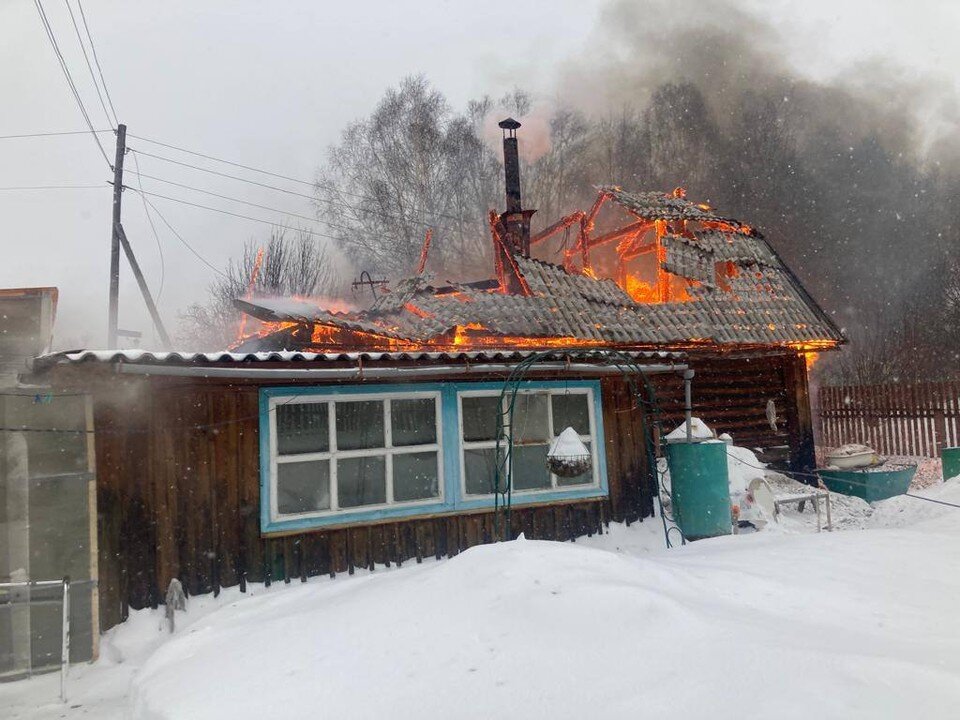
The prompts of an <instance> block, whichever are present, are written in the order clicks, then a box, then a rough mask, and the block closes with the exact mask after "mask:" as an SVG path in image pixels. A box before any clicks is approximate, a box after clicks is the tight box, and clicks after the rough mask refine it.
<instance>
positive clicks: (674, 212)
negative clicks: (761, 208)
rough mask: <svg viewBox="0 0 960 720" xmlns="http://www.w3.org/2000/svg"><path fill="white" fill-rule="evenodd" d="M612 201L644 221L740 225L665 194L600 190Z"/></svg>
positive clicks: (609, 187)
mask: <svg viewBox="0 0 960 720" xmlns="http://www.w3.org/2000/svg"><path fill="white" fill-rule="evenodd" d="M600 192H602V193H605V194H606V195H608V196H609V197H610V199H611V200H613V201H614V202H616V203H617V204H619V205H621V206H623V207H624V208H626V209H627V210H629V211H630V212H631V213H633V214H634V215H636V216H637V217H640V218H643V219H644V220H699V221H713V222H725V223H730V224H731V225H740V221H739V220H734V219H733V218H727V217H723V216H722V215H718V214H716V213H715V212H714V211H713V208H711V207H710V206H709V205H705V204H703V203H700V204H697V203H694V202H690V201H689V200H687V199H686V198H683V197H677V196H675V195H672V194H670V193H665V192H657V191H653V192H626V191H625V190H621V189H620V188H618V187H613V186H608V187H602V188H600Z"/></svg>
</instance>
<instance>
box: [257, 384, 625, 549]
mask: <svg viewBox="0 0 960 720" xmlns="http://www.w3.org/2000/svg"><path fill="white" fill-rule="evenodd" d="M502 387H503V384H502V383H499V382H465V383H416V384H412V383H411V384H403V385H350V386H332V387H331V386H315V387H302V386H298V387H276V388H261V390H260V523H261V530H262V532H263V533H272V532H284V531H291V530H304V529H309V528H321V527H326V526H331V525H346V524H362V523H364V522H372V521H376V520H383V519H390V518H403V517H415V516H417V515H426V514H435V513H456V512H458V511H467V510H477V509H483V508H486V507H492V506H493V504H494V497H493V494H492V493H491V492H490V488H489V486H488V485H485V478H489V476H490V474H491V473H490V469H491V465H490V458H491V457H492V454H493V445H494V444H495V438H494V437H493V434H494V431H495V428H494V425H495V419H494V417H495V416H494V415H493V413H494V412H495V411H496V410H495V408H496V403H497V398H499V395H500V391H501V389H502ZM602 417H603V415H602V412H601V404H600V383H599V381H596V380H571V381H536V380H531V381H527V382H524V383H522V384H521V386H520V390H519V394H518V399H517V404H516V406H515V408H514V426H515V427H514V436H515V437H514V442H515V448H514V452H515V453H516V454H515V456H514V492H513V501H514V503H515V504H516V505H521V504H531V503H549V502H555V501H558V500H566V499H578V498H589V497H603V496H606V494H607V473H606V460H605V450H604V448H605V445H604V437H603V422H602ZM485 418H489V430H488V429H487V422H488V421H487V420H486V419H485ZM567 425H571V426H576V429H577V431H578V433H579V434H580V436H581V440H583V441H584V443H585V444H586V445H587V446H588V447H589V448H590V450H591V453H592V455H593V467H592V469H591V471H589V472H588V473H586V474H584V475H583V476H581V477H579V478H572V479H565V478H558V477H556V476H553V475H551V474H550V473H549V471H548V470H547V469H546V466H545V464H544V462H543V460H544V459H545V457H546V446H547V444H548V443H549V441H550V440H551V439H552V438H553V437H554V436H555V435H557V434H559V432H560V431H561V430H563V428H564V427H566V426H567ZM561 426H562V427H561ZM484 463H486V464H484ZM486 482H489V481H488V480H487V481H486Z"/></svg>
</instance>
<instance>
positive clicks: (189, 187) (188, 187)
mask: <svg viewBox="0 0 960 720" xmlns="http://www.w3.org/2000/svg"><path fill="white" fill-rule="evenodd" d="M134 158H136V154H134ZM138 169H139V166H138ZM133 174H134V175H136V176H137V178H138V179H139V178H141V177H145V178H149V179H150V180H157V181H159V182H162V183H166V184H168V185H175V186H176V187H180V188H183V189H185V190H193V191H194V192H199V193H203V194H204V195H211V196H213V197H216V198H220V199H221V200H229V201H231V202H236V203H240V204H242V205H249V206H251V207H255V208H259V209H260V210H268V211H270V212H276V213H280V214H281V215H289V216H290V217H296V218H301V219H302V220H309V221H310V222H319V223H322V224H323V225H328V226H329V227H332V228H336V229H338V230H344V231H346V232H351V231H352V230H353V228H348V227H344V226H343V225H337V224H336V223H332V222H329V221H327V220H322V219H318V218H315V217H311V216H309V215H301V214H299V213H295V212H291V211H288V210H282V209H280V208H275V207H270V206H268V205H260V204H258V203H255V202H250V201H248V200H241V199H240V198H235V197H231V196H229V195H221V194H220V193H215V192H213V191H212V190H204V189H203V188H198V187H193V186H192V185H184V184H183V183H178V182H174V181H173V180H164V179H163V178H159V177H156V176H154V175H147V174H145V173H140V172H134V173H133ZM141 189H142V186H141Z"/></svg>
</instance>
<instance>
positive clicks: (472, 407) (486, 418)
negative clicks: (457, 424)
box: [463, 394, 500, 442]
mask: <svg viewBox="0 0 960 720" xmlns="http://www.w3.org/2000/svg"><path fill="white" fill-rule="evenodd" d="M499 414H500V395H499V394H497V395H492V396H486V397H465V398H463V439H464V440H466V441H468V442H469V441H474V440H496V439H497V415H499Z"/></svg>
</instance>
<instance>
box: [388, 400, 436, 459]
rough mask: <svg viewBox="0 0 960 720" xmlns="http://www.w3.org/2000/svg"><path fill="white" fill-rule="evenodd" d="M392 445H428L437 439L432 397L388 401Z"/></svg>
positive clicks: (434, 405)
mask: <svg viewBox="0 0 960 720" xmlns="http://www.w3.org/2000/svg"><path fill="white" fill-rule="evenodd" d="M390 431H391V432H392V433H393V435H392V437H393V446H394V447H401V446H403V445H429V444H430V443H435V442H436V441H437V402H436V400H434V399H433V398H417V399H414V400H391V401H390Z"/></svg>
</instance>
